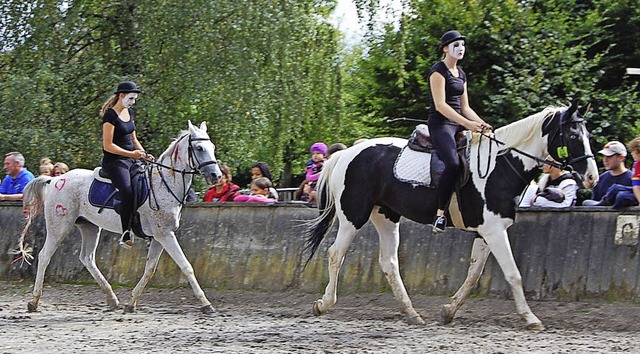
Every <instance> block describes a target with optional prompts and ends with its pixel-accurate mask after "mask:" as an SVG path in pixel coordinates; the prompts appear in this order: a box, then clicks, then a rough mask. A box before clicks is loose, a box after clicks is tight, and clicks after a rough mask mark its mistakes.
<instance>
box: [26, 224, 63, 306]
mask: <svg viewBox="0 0 640 354" xmlns="http://www.w3.org/2000/svg"><path fill="white" fill-rule="evenodd" d="M66 221H67V220H65V219H61V220H59V221H58V222H57V223H52V224H50V223H49V218H47V236H46V238H45V241H44V245H43V246H42V249H41V250H40V252H38V271H37V273H36V282H35V285H34V286H33V298H32V300H31V301H30V302H29V303H28V304H27V310H28V311H29V312H35V311H37V310H38V304H39V303H40V297H41V296H42V288H43V286H44V274H45V272H46V271H47V267H48V266H49V262H51V257H53V254H54V253H56V250H57V249H58V247H60V244H61V243H62V241H63V240H64V239H65V237H67V235H68V234H69V232H71V230H72V228H73V223H71V222H66Z"/></svg>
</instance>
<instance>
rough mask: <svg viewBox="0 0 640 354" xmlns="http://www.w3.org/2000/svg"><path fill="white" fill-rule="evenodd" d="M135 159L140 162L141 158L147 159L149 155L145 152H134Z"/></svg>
mask: <svg viewBox="0 0 640 354" xmlns="http://www.w3.org/2000/svg"><path fill="white" fill-rule="evenodd" d="M132 152H133V156H132V157H133V158H134V159H136V160H140V159H141V158H143V157H145V156H146V155H147V153H146V152H145V151H144V150H133V151H132Z"/></svg>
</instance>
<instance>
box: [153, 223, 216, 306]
mask: <svg viewBox="0 0 640 354" xmlns="http://www.w3.org/2000/svg"><path fill="white" fill-rule="evenodd" d="M154 237H155V239H156V240H157V241H158V242H160V244H161V245H162V247H164V249H165V250H166V251H167V254H169V256H171V258H172V259H173V261H174V262H176V264H177V265H178V267H180V270H182V273H183V274H184V275H185V276H186V277H187V279H188V280H189V284H191V288H192V289H193V293H194V295H195V296H196V298H197V299H198V300H200V303H201V304H202V307H201V308H200V309H201V310H202V313H205V314H211V313H213V312H215V310H214V309H213V306H211V302H209V300H207V297H206V296H205V294H204V291H202V288H201V287H200V284H198V280H197V279H196V276H195V274H194V272H193V267H192V266H191V263H189V260H187V257H186V256H185V255H184V252H182V248H181V247H180V244H178V240H177V239H176V235H175V233H174V232H173V231H164V232H156V233H155V234H154ZM147 264H148V262H147Z"/></svg>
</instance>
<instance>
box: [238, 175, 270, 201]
mask: <svg viewBox="0 0 640 354" xmlns="http://www.w3.org/2000/svg"><path fill="white" fill-rule="evenodd" d="M270 188H273V184H272V183H271V181H270V180H269V179H268V178H267V177H258V178H256V179H254V180H253V181H251V195H243V194H241V195H238V196H236V197H235V198H233V201H234V202H248V203H275V202H276V200H277V199H275V198H270V197H269V195H270V191H269V189H270Z"/></svg>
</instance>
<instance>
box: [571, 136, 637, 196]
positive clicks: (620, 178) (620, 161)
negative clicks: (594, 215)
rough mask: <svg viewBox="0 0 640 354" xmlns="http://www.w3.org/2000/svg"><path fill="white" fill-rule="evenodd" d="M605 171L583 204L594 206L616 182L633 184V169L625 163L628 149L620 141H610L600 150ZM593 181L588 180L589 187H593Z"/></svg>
mask: <svg viewBox="0 0 640 354" xmlns="http://www.w3.org/2000/svg"><path fill="white" fill-rule="evenodd" d="M599 153H600V154H602V155H603V157H602V164H603V165H604V168H605V170H606V171H605V172H604V173H602V174H601V175H600V178H599V179H598V184H597V185H596V186H595V187H593V190H592V192H591V199H587V200H585V201H584V202H582V205H586V206H593V205H596V204H598V203H599V202H600V201H602V197H604V195H605V193H607V190H608V189H609V188H610V187H611V186H612V185H614V184H620V185H623V186H630V185H631V175H632V173H631V171H630V170H629V169H627V167H626V166H625V165H624V160H625V158H626V157H627V149H626V148H625V147H624V145H623V144H622V143H621V142H619V141H610V142H608V143H607V145H605V146H604V148H603V149H602V150H600V151H599ZM591 184H592V181H588V180H587V185H586V187H587V188H591Z"/></svg>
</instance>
